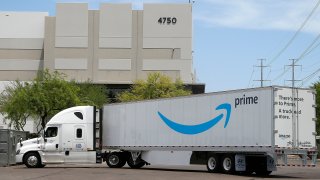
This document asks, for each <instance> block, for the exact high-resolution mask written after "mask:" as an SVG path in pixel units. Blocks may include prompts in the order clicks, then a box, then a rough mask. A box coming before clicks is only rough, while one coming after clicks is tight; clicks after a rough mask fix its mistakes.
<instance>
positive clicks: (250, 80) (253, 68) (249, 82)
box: [248, 68, 254, 88]
mask: <svg viewBox="0 0 320 180" xmlns="http://www.w3.org/2000/svg"><path fill="white" fill-rule="evenodd" d="M253 74H254V68H253V69H252V73H251V76H250V79H249V83H248V88H249V86H250V84H251V80H252V77H253Z"/></svg>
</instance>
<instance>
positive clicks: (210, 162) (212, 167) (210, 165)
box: [208, 157, 217, 170]
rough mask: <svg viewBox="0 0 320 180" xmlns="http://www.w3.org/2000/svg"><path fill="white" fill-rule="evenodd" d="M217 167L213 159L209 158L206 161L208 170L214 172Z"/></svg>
mask: <svg viewBox="0 0 320 180" xmlns="http://www.w3.org/2000/svg"><path fill="white" fill-rule="evenodd" d="M216 166H217V161H216V159H215V158H214V157H210V158H209V159H208V167H209V169H210V170H214V169H215V168H216Z"/></svg>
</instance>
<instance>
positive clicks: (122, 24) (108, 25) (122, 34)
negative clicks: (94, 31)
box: [99, 3, 132, 48]
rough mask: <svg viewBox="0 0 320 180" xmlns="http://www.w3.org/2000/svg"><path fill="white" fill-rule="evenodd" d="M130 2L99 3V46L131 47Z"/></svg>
mask: <svg viewBox="0 0 320 180" xmlns="http://www.w3.org/2000/svg"><path fill="white" fill-rule="evenodd" d="M131 41H132V8H131V4H109V3H103V4H101V5H100V24H99V47H100V48H131Z"/></svg>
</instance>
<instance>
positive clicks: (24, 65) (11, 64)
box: [0, 59, 40, 71]
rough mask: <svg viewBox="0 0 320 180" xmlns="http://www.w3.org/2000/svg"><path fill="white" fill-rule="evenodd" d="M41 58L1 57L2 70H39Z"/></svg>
mask: <svg viewBox="0 0 320 180" xmlns="http://www.w3.org/2000/svg"><path fill="white" fill-rule="evenodd" d="M39 67H40V60H31V59H1V60H0V70H3V71H6V70H10V71H37V70H39Z"/></svg>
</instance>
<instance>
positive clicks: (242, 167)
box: [235, 154, 246, 171]
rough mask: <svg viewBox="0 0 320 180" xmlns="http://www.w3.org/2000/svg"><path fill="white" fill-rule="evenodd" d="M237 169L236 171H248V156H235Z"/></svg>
mask: <svg viewBox="0 0 320 180" xmlns="http://www.w3.org/2000/svg"><path fill="white" fill-rule="evenodd" d="M235 170H236V171H246V156H245V155H241V154H237V155H236V156H235Z"/></svg>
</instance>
